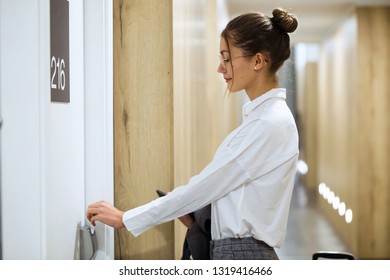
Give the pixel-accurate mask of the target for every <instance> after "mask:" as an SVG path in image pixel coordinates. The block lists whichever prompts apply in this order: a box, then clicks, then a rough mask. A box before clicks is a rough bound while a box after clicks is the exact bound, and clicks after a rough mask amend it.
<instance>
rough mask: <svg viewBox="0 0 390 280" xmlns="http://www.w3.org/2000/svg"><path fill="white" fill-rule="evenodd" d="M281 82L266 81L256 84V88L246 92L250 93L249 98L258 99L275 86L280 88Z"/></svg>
mask: <svg viewBox="0 0 390 280" xmlns="http://www.w3.org/2000/svg"><path fill="white" fill-rule="evenodd" d="M278 87H279V83H278V82H277V81H275V80H274V81H273V82H269V83H264V84H261V85H258V86H256V87H255V88H254V89H251V90H249V89H248V90H246V94H247V95H248V97H249V99H250V100H251V101H252V100H254V99H256V98H257V97H259V96H261V95H263V94H264V93H266V92H268V91H270V90H271V89H273V88H278Z"/></svg>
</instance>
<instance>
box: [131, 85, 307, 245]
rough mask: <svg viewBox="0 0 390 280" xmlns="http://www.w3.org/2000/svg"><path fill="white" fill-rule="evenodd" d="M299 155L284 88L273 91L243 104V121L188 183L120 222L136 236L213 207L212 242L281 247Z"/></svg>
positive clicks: (135, 211)
mask: <svg viewBox="0 0 390 280" xmlns="http://www.w3.org/2000/svg"><path fill="white" fill-rule="evenodd" d="M298 153H299V151H298V132H297V128H296V124H295V120H294V118H293V116H292V114H291V111H290V109H289V108H288V106H287V104H286V90H285V89H282V88H275V89H272V90H270V91H268V92H267V93H265V94H263V95H261V96H260V97H258V98H256V99H255V100H252V101H251V102H249V103H247V104H245V105H244V106H243V123H242V124H241V125H240V126H239V127H238V128H237V129H235V130H234V131H233V132H231V133H230V135H229V136H228V137H226V139H225V140H224V141H223V142H222V144H221V145H220V147H219V148H218V150H217V152H216V154H215V156H214V159H213V160H212V161H211V162H210V163H209V164H208V165H207V166H206V167H205V168H204V169H203V170H202V171H201V172H200V173H199V174H198V175H196V176H194V177H192V178H191V179H190V181H189V182H188V184H187V185H184V186H180V187H177V188H175V189H174V190H173V191H172V192H171V193H170V194H168V195H167V196H165V197H161V198H158V199H156V200H154V201H152V202H150V203H148V204H145V205H142V206H140V207H137V208H134V209H132V210H129V211H127V212H125V214H124V215H123V223H124V224H125V226H126V228H127V229H128V230H129V231H130V232H131V233H132V234H133V235H134V236H138V235H140V234H141V233H143V232H144V231H146V230H148V229H149V228H151V227H152V226H154V225H157V224H161V223H165V222H168V221H171V220H173V219H175V218H178V217H180V216H183V215H185V214H188V213H191V212H193V211H195V210H197V209H200V208H202V207H204V206H206V205H208V204H210V203H211V204H212V208H211V235H212V238H213V239H214V240H216V239H222V238H229V237H254V238H256V239H258V240H262V241H264V242H265V243H267V244H268V245H270V246H273V247H280V246H281V245H282V243H283V241H284V238H285V234H286V227H287V218H288V213H289V208H290V201H291V195H292V191H293V186H294V177H295V172H296V164H297V160H298Z"/></svg>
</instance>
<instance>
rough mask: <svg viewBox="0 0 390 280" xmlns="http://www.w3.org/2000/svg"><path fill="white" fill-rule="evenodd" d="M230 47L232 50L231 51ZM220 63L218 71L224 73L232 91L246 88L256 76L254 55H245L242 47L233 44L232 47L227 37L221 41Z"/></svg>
mask: <svg viewBox="0 0 390 280" xmlns="http://www.w3.org/2000/svg"><path fill="white" fill-rule="evenodd" d="M229 49H230V51H229ZM219 50H220V63H219V65H218V68H217V72H218V73H221V74H222V75H223V78H224V79H225V81H226V83H227V87H228V89H229V91H230V92H237V91H240V90H246V89H247V88H248V87H250V84H251V82H252V80H253V78H254V73H253V67H254V61H253V55H244V53H243V52H242V50H241V49H239V48H237V47H235V46H232V45H231V44H230V48H228V45H227V43H226V40H225V38H223V37H221V41H220V49H219Z"/></svg>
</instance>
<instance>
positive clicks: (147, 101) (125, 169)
mask: <svg viewBox="0 0 390 280" xmlns="http://www.w3.org/2000/svg"><path fill="white" fill-rule="evenodd" d="M172 37H173V35H172V1H171V0H159V1H154V0H131V1H126V0H125V1H120V0H115V1H114V114H115V115H114V129H115V131H114V143H115V144H114V145H115V159H114V162H115V205H116V206H117V207H118V208H120V209H122V210H127V209H131V208H134V207H136V206H139V205H141V204H144V203H146V202H149V201H151V200H152V199H155V198H156V193H155V189H156V188H158V187H160V188H167V187H168V188H170V187H171V186H172V185H173V43H172V42H173V38H172ZM173 240H174V234H173V223H166V224H163V225H160V226H157V227H155V228H153V229H151V230H149V231H147V232H146V233H144V234H142V235H141V236H139V237H137V238H134V237H133V236H132V235H131V234H130V233H129V232H128V231H127V230H126V229H121V230H119V231H116V233H115V258H116V259H173V258H174V253H173V246H174V245H173Z"/></svg>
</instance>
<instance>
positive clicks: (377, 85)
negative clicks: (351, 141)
mask: <svg viewBox="0 0 390 280" xmlns="http://www.w3.org/2000/svg"><path fill="white" fill-rule="evenodd" d="M357 19H358V34H357V36H358V49H357V54H358V60H357V69H358V71H357V72H358V80H357V81H358V82H357V89H358V90H357V95H356V96H355V98H356V99H357V103H358V104H357V110H358V113H357V116H358V118H357V125H356V127H357V128H358V131H357V133H358V134H357V135H359V137H358V138H357V145H358V149H357V163H358V166H357V174H358V177H357V180H356V182H357V192H358V197H357V201H358V202H357V205H356V208H357V209H358V215H359V216H358V217H357V218H358V222H359V225H358V244H359V246H358V254H359V256H361V257H362V258H372V259H382V258H386V259H390V244H389V236H390V173H389V170H390V157H389V154H390V110H389V108H390V80H389V75H390V7H386V8H384V7H377V8H364V7H363V8H359V9H357Z"/></svg>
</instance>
